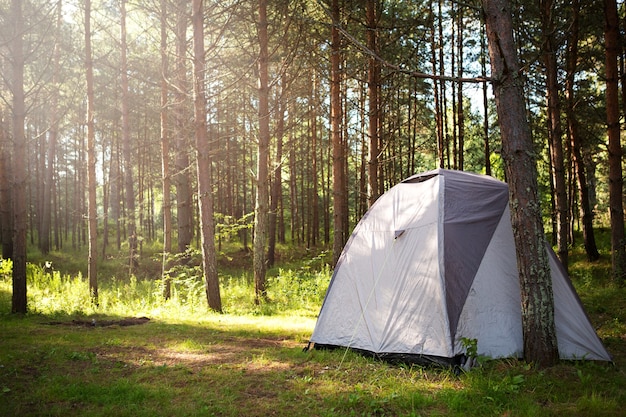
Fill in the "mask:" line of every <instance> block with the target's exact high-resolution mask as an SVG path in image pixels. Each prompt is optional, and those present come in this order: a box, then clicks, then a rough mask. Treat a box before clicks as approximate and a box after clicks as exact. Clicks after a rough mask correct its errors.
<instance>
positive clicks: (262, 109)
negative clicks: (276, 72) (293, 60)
mask: <svg viewBox="0 0 626 417" xmlns="http://www.w3.org/2000/svg"><path fill="white" fill-rule="evenodd" d="M258 33H259V140H258V148H257V178H256V183H257V187H256V207H255V209H254V244H253V246H254V248H253V252H254V256H253V264H254V265H253V269H254V290H255V300H256V302H257V304H258V303H259V302H260V301H261V300H262V299H265V298H266V297H267V292H266V288H265V273H266V269H267V264H266V259H265V244H266V241H267V217H268V206H269V187H268V175H269V173H268V169H269V141H270V111H269V76H268V68H267V66H268V58H269V57H268V54H269V53H268V34H267V0H259V29H258Z"/></svg>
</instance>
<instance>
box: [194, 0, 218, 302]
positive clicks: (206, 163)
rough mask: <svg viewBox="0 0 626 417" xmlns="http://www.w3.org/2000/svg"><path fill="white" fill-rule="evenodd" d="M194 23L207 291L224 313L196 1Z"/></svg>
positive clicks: (199, 9) (198, 159)
mask: <svg viewBox="0 0 626 417" xmlns="http://www.w3.org/2000/svg"><path fill="white" fill-rule="evenodd" d="M192 8H193V10H192V14H191V21H192V26H193V94H194V100H193V109H194V137H195V141H196V167H197V172H198V178H197V180H198V206H199V209H200V240H201V243H202V244H201V246H202V267H203V270H204V279H205V291H206V297H207V302H208V304H209V308H210V309H212V310H214V311H218V312H221V311H222V300H221V296H220V284H219V278H218V275H217V258H216V255H215V221H214V218H213V184H212V181H213V180H212V167H211V154H210V148H211V144H210V142H209V138H208V135H207V126H206V117H207V114H206V106H207V100H206V93H205V82H204V77H205V76H204V71H205V70H204V66H205V52H204V8H203V1H202V0H193V2H192Z"/></svg>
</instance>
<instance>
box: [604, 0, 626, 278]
mask: <svg viewBox="0 0 626 417" xmlns="http://www.w3.org/2000/svg"><path fill="white" fill-rule="evenodd" d="M604 17H605V30H604V42H605V51H606V52H605V59H606V123H607V127H608V137H609V145H608V151H609V211H610V214H611V254H612V255H611V260H612V274H613V280H614V281H615V282H616V283H618V284H620V285H621V284H623V283H624V279H625V277H626V247H625V244H626V242H625V241H624V206H623V202H622V197H623V184H624V180H623V178H622V146H621V140H620V120H619V119H620V114H619V91H618V90H619V89H618V80H619V74H618V70H617V57H618V55H619V53H620V50H621V49H620V33H619V19H618V14H617V2H616V0H605V1H604Z"/></svg>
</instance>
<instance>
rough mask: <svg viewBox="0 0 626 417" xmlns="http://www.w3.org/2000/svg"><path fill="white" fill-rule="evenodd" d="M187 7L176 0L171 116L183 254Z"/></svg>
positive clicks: (187, 209)
mask: <svg viewBox="0 0 626 417" xmlns="http://www.w3.org/2000/svg"><path fill="white" fill-rule="evenodd" d="M187 6H188V2H187V1H186V0H179V1H178V10H177V11H176V13H178V16H177V18H178V20H177V22H176V75H175V80H174V82H175V84H176V85H175V90H174V91H175V92H176V94H175V101H176V105H175V116H176V134H177V149H176V158H175V169H176V175H175V176H174V183H175V185H176V215H177V220H178V221H177V225H178V252H179V253H184V252H185V251H186V250H187V248H188V247H189V245H190V244H191V240H192V239H193V199H192V187H191V179H190V174H189V168H190V163H189V140H188V136H187V134H188V132H187V119H188V114H187V91H188V86H187V65H186V56H187V21H188V15H187Z"/></svg>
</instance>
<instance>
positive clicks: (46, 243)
mask: <svg viewBox="0 0 626 417" xmlns="http://www.w3.org/2000/svg"><path fill="white" fill-rule="evenodd" d="M62 3H63V2H62V1H59V3H58V4H57V6H56V7H57V21H56V31H57V32H56V35H55V36H56V40H55V43H54V50H53V53H52V68H53V69H52V84H53V86H54V87H55V89H56V88H58V86H59V55H60V50H61V45H60V43H61V39H60V35H61V24H62V23H63V22H62ZM58 107H59V91H58V90H55V91H54V92H53V93H52V97H51V99H50V132H49V133H48V149H47V151H48V152H47V157H46V159H47V166H46V172H45V179H44V181H43V184H44V187H43V200H42V208H41V214H42V218H41V230H40V234H39V248H40V250H41V253H42V254H44V255H45V254H47V253H48V252H50V236H51V225H52V199H53V192H54V190H55V189H56V187H55V185H54V171H55V159H56V150H57V138H58V133H59V120H58V119H59V109H58Z"/></svg>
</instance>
